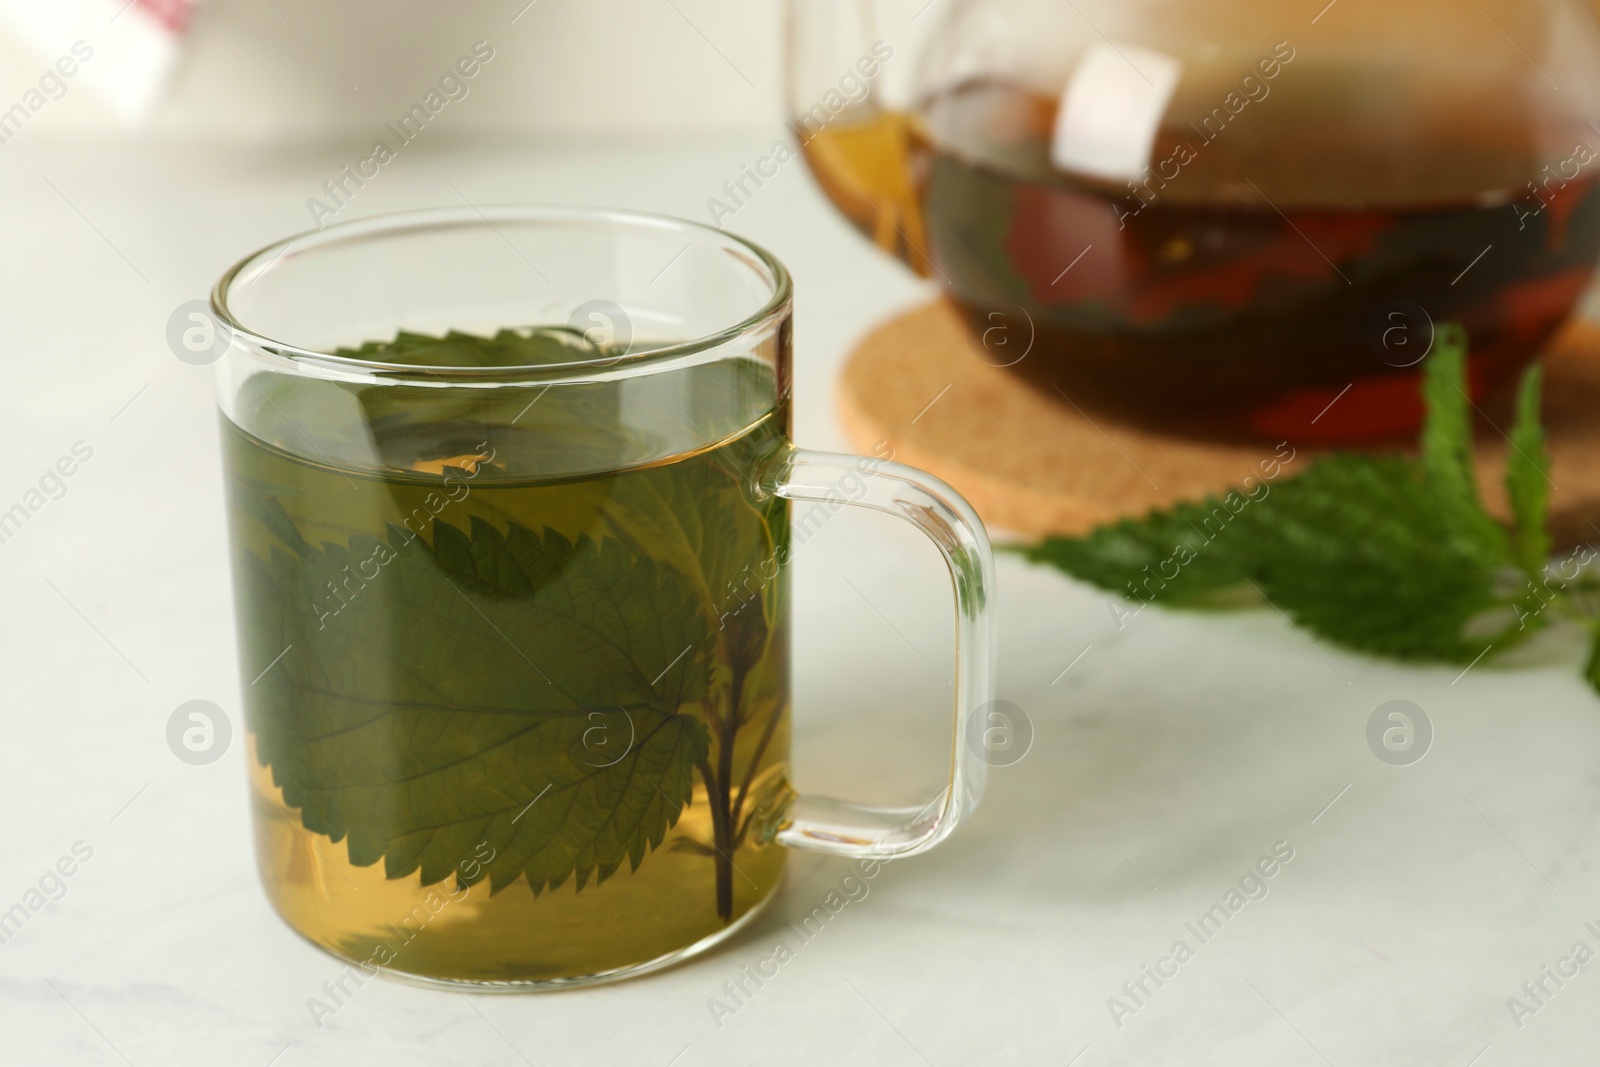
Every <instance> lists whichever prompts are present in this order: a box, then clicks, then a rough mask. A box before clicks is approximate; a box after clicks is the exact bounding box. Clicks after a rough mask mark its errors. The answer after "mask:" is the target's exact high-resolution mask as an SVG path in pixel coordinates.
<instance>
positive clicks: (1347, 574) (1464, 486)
mask: <svg viewBox="0 0 1600 1067" xmlns="http://www.w3.org/2000/svg"><path fill="white" fill-rule="evenodd" d="M1465 379H1466V340H1465V334H1464V332H1463V331H1462V330H1461V329H1460V328H1459V327H1455V326H1447V327H1443V328H1441V329H1440V330H1439V334H1438V338H1437V340H1436V343H1435V347H1434V351H1433V353H1432V354H1431V355H1430V356H1429V358H1428V361H1427V363H1426V364H1425V365H1424V368H1423V395H1424V399H1425V401H1426V405H1427V419H1426V423H1425V425H1424V428H1423V431H1422V437H1421V448H1420V450H1419V453H1420V454H1419V456H1418V458H1416V459H1408V458H1404V457H1398V456H1375V455H1364V454H1338V455H1330V456H1325V457H1322V458H1320V459H1318V460H1317V461H1316V462H1315V463H1314V464H1313V465H1312V466H1311V467H1310V468H1309V469H1307V470H1306V471H1305V473H1303V474H1301V475H1299V476H1298V477H1295V478H1292V479H1288V480H1285V481H1283V482H1280V483H1277V484H1275V485H1272V484H1266V483H1264V485H1266V487H1265V488H1258V489H1257V490H1256V491H1253V493H1252V495H1251V496H1249V497H1245V496H1243V495H1242V494H1240V493H1237V492H1235V493H1230V494H1228V496H1226V497H1224V498H1222V499H1220V500H1218V499H1211V500H1205V501H1202V502H1200V503H1195V504H1182V505H1179V506H1178V507H1175V508H1172V509H1170V510H1167V511H1162V512H1157V513H1154V514H1152V515H1149V516H1147V517H1145V518H1143V519H1138V520H1133V521H1128V522H1121V523H1118V524H1116V525H1114V526H1108V527H1104V528H1102V529H1099V530H1096V531H1094V532H1092V533H1091V534H1089V535H1088V536H1086V537H1082V538H1049V539H1046V540H1045V541H1043V542H1041V543H1039V544H1037V545H1034V546H1031V547H1027V548H1025V549H1023V550H1022V551H1023V552H1024V554H1025V555H1026V556H1027V557H1028V558H1029V559H1031V560H1033V561H1035V562H1039V563H1046V564H1049V565H1051V566H1054V567H1057V568H1059V569H1061V570H1063V571H1066V572H1067V573H1069V574H1071V575H1073V576H1075V577H1077V578H1080V579H1083V580H1085V581H1088V582H1092V583H1094V584H1095V585H1098V586H1100V587H1102V588H1104V589H1109V590H1111V591H1113V592H1116V593H1120V594H1122V595H1123V596H1125V597H1128V598H1130V599H1134V600H1139V601H1144V602H1147V603H1164V604H1171V605H1174V606H1191V607H1192V606H1199V605H1204V604H1207V603H1220V602H1222V594H1224V593H1230V592H1237V591H1238V590H1239V589H1240V588H1241V587H1253V589H1254V591H1255V592H1256V593H1259V594H1260V595H1261V596H1263V597H1265V598H1266V599H1267V600H1268V601H1270V602H1271V603H1272V604H1273V605H1274V606H1276V607H1277V608H1279V609H1280V610H1282V611H1283V612H1284V613H1285V614H1287V615H1288V616H1290V618H1292V619H1294V620H1295V621H1296V622H1297V623H1299V624H1301V625H1304V626H1306V627H1308V628H1309V629H1312V630H1315V631H1316V632H1318V633H1321V634H1323V635H1326V636H1327V637H1330V638H1333V639H1334V640H1336V641H1339V642H1341V643H1343V644H1345V645H1348V646H1349V647H1351V648H1355V649H1360V650H1364V651H1368V652H1373V653H1377V654H1380V655H1388V656H1393V657H1397V658H1405V659H1431V660H1446V661H1453V662H1470V661H1474V660H1476V659H1478V658H1479V657H1481V656H1482V655H1483V654H1484V653H1485V652H1486V651H1493V652H1500V651H1504V650H1506V649H1508V648H1510V647H1512V646H1513V645H1516V644H1518V643H1520V642H1521V641H1522V640H1524V639H1525V638H1526V637H1527V636H1528V635H1530V634H1532V633H1533V632H1534V631H1535V630H1536V629H1538V628H1539V627H1540V626H1542V625H1544V623H1545V621H1546V619H1547V618H1548V615H1547V613H1545V612H1544V610H1543V609H1544V607H1545V606H1547V603H1546V602H1547V601H1548V600H1551V599H1559V600H1564V601H1567V602H1568V603H1566V604H1564V606H1565V607H1568V608H1571V606H1572V605H1571V603H1570V602H1571V600H1572V597H1571V596H1570V594H1568V593H1567V592H1566V591H1565V590H1564V589H1554V588H1551V587H1548V586H1547V585H1545V583H1543V582H1542V579H1543V576H1544V571H1545V561H1546V559H1547V557H1548V555H1549V552H1550V544H1551V542H1550V536H1549V533H1548V531H1547V529H1546V522H1547V518H1548V516H1547V512H1548V508H1549V480H1548V478H1547V477H1546V469H1547V467H1548V465H1549V457H1548V454H1547V451H1546V448H1545V436H1544V430H1543V428H1542V427H1541V426H1540V423H1539V398H1540V387H1541V386H1540V375H1539V371H1538V369H1537V368H1534V369H1532V370H1530V371H1528V373H1527V374H1526V375H1525V377H1524V378H1523V381H1522V385H1521V389H1520V392H1519V396H1518V402H1517V422H1516V426H1515V429H1514V430H1513V433H1512V444H1513V448H1512V451H1511V457H1510V460H1509V462H1508V464H1507V470H1506V487H1507V490H1508V492H1509V495H1510V499H1511V506H1512V512H1513V516H1514V524H1513V529H1512V531H1511V534H1512V536H1510V537H1508V536H1507V531H1506V530H1505V529H1503V528H1502V527H1501V526H1500V525H1499V524H1498V523H1497V522H1495V520H1494V519H1493V518H1492V517H1491V516H1490V515H1489V514H1488V513H1487V512H1486V511H1485V510H1484V507H1483V503H1482V501H1481V500H1480V498H1479V494H1478V487H1477V478H1476V471H1475V467H1474V463H1473V446H1472V405H1471V401H1470V400H1469V399H1468V396H1467V391H1466V381H1465ZM1512 568H1517V569H1520V571H1521V572H1522V574H1523V575H1524V576H1525V577H1526V578H1528V579H1529V580H1530V581H1536V582H1540V584H1541V587H1542V588H1541V590H1540V592H1539V596H1540V599H1539V601H1538V603H1539V605H1540V610H1539V611H1538V612H1530V611H1527V610H1525V608H1524V607H1522V606H1519V605H1521V602H1522V601H1523V600H1524V599H1526V597H1525V595H1524V594H1526V593H1527V592H1528V591H1529V590H1527V589H1521V590H1519V589H1510V590H1509V591H1508V590H1507V588H1506V583H1505V581H1504V577H1505V574H1506V572H1507V571H1509V570H1511V569H1512ZM1586 670H1587V676H1588V678H1589V679H1590V681H1591V682H1592V683H1593V684H1594V685H1595V687H1596V688H1597V689H1600V634H1597V636H1596V645H1595V652H1594V654H1593V655H1592V657H1591V660H1590V662H1589V665H1588V667H1587V669H1586Z"/></svg>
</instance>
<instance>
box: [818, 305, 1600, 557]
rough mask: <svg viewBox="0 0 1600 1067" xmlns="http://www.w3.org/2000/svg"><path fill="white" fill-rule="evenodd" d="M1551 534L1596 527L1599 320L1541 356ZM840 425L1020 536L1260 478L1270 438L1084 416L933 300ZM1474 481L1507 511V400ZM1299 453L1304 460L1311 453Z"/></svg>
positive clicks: (850, 391)
mask: <svg viewBox="0 0 1600 1067" xmlns="http://www.w3.org/2000/svg"><path fill="white" fill-rule="evenodd" d="M1544 363H1545V389H1544V396H1545V401H1544V408H1545V414H1544V418H1545V425H1546V428H1547V429H1548V431H1549V436H1550V455H1551V467H1550V480H1551V481H1552V482H1553V483H1554V485H1555V488H1554V489H1553V490H1552V492H1551V523H1552V527H1553V530H1552V532H1553V533H1554V534H1555V536H1556V540H1557V543H1558V544H1574V543H1576V542H1577V541H1579V540H1582V539H1585V538H1586V537H1592V536H1593V535H1594V532H1593V530H1592V529H1591V527H1590V526H1589V524H1590V523H1591V522H1592V523H1595V525H1596V526H1600V417H1597V416H1600V326H1596V325H1594V324H1591V323H1588V322H1584V321H1575V322H1574V323H1572V324H1571V325H1570V326H1568V327H1567V328H1566V329H1565V330H1564V331H1563V332H1562V333H1561V334H1560V335H1558V336H1557V337H1556V339H1555V341H1554V342H1553V343H1552V344H1551V345H1550V347H1549V349H1548V350H1547V351H1546V353H1545V356H1544ZM838 399H839V408H840V416H841V418H842V419H843V422H844V427H845V431H846V433H848V434H849V436H850V438H851V439H852V440H853V441H854V442H855V444H856V445H857V446H858V447H860V448H862V449H863V450H870V449H872V448H873V447H874V446H875V445H877V444H878V443H879V442H884V441H887V442H888V443H889V445H891V446H892V447H893V448H894V450H895V458H896V459H897V460H899V461H901V462H903V463H909V464H910V465H912V466H914V467H921V468H922V469H923V470H926V471H928V472H930V473H932V474H935V475H938V476H939V477H940V478H943V479H944V480H945V481H947V482H949V483H950V484H951V485H952V486H954V487H955V489H956V490H957V491H958V492H960V493H961V494H962V495H964V496H965V497H966V498H967V499H968V500H970V501H971V502H972V505H973V506H974V507H975V508H977V509H978V513H979V514H980V515H981V516H983V519H984V521H985V522H986V523H988V524H989V525H990V526H993V527H999V528H1002V529H1005V530H1008V531H1012V532H1014V533H1017V534H1022V535H1025V536H1032V537H1038V536H1042V535H1045V534H1052V533H1055V534H1069V535H1073V534H1082V533H1085V532H1087V531H1088V530H1090V529H1093V528H1094V527H1096V526H1100V525H1103V524H1105V523H1108V522H1114V521H1116V520H1118V519H1123V518H1131V517H1136V516H1139V515H1143V514H1145V513H1147V512H1149V511H1151V510H1152V509H1156V508H1163V507H1167V506H1170V505H1172V504H1176V503H1178V502H1180V501H1184V500H1194V499H1196V498H1199V497H1201V496H1204V495H1206V494H1208V493H1211V494H1215V493H1225V492H1227V491H1228V490H1229V489H1230V488H1234V487H1236V486H1239V485H1240V484H1241V483H1242V482H1243V481H1244V479H1245V478H1247V477H1249V476H1251V475H1256V476H1259V473H1260V464H1261V462H1262V461H1263V460H1264V459H1269V458H1271V457H1272V452H1273V448H1272V446H1271V445H1270V444H1263V445H1249V444H1237V443H1213V442H1204V441H1194V440H1185V439H1179V438H1170V437H1164V436H1162V435H1160V434H1158V433H1154V432H1152V431H1150V430H1148V429H1144V428H1139V427H1134V426H1130V425H1127V424H1125V423H1119V422H1118V421H1117V420H1115V419H1114V418H1111V417H1110V416H1101V415H1098V414H1095V415H1085V414H1083V413H1082V412H1080V411H1077V410H1075V409H1074V408H1073V407H1071V406H1070V405H1069V404H1065V403H1062V402H1061V400H1060V399H1059V398H1055V397H1051V396H1049V395H1048V394H1045V393H1042V392H1040V391H1039V390H1037V389H1035V388H1033V387H1032V386H1030V385H1028V384H1027V383H1026V382H1024V381H1023V380H1022V379H1021V378H1019V377H1018V376H1016V375H1015V374H1013V373H1012V372H1010V371H1007V370H1004V369H1001V368H999V367H995V366H992V365H990V364H988V363H985V362H984V361H983V360H982V359H980V358H978V357H977V355H975V353H974V349H973V346H972V342H971V341H970V340H969V338H968V334H967V333H966V331H965V329H964V328H963V326H962V324H961V321H960V319H959V318H958V317H957V315H956V313H955V312H954V311H953V310H952V309H951V308H950V307H949V306H948V305H946V304H945V303H943V302H942V301H941V302H936V303H933V304H928V305H925V306H923V307H918V308H915V309H913V310H911V311H908V312H905V313H904V314H901V315H899V316H897V317H895V318H893V319H891V320H889V321H888V322H886V323H884V324H883V325H882V326H879V327H878V328H877V329H875V330H874V331H873V332H872V333H870V334H869V335H867V337H866V339H865V340H863V341H862V342H861V344H860V345H859V346H858V347H857V348H856V350H855V352H854V353H853V354H852V355H851V357H850V361H849V364H848V365H847V366H846V368H845V371H844V375H843V377H842V378H841V379H840V382H839V394H838ZM1485 407H1486V409H1487V410H1488V412H1489V414H1488V415H1485V416H1483V417H1482V418H1481V419H1480V426H1479V432H1478V468H1479V483H1480V485H1481V486H1482V488H1483V493H1484V499H1485V501H1486V503H1487V504H1488V506H1489V509H1490V510H1491V511H1492V512H1494V513H1496V514H1498V515H1501V516H1504V515H1505V513H1506V496H1505V490H1504V487H1503V486H1502V484H1501V482H1502V478H1503V474H1504V470H1505V456H1506V452H1507V450H1508V447H1509V446H1508V443H1507V441H1506V439H1505V437H1504V436H1503V435H1502V434H1501V433H1500V432H1499V431H1498V430H1497V429H1496V425H1498V426H1499V427H1501V428H1509V421H1508V418H1507V416H1506V415H1505V414H1504V412H1505V411H1506V407H1507V405H1506V403H1505V400H1504V398H1501V402H1500V403H1499V404H1498V405H1496V404H1489V405H1485ZM1295 447H1296V449H1297V455H1296V463H1295V464H1291V466H1290V468H1289V469H1290V470H1293V469H1294V466H1296V465H1298V464H1299V462H1300V461H1301V460H1302V459H1303V458H1305V457H1308V456H1309V455H1311V454H1313V452H1314V450H1312V449H1309V448H1302V447H1300V446H1299V445H1296V446H1295Z"/></svg>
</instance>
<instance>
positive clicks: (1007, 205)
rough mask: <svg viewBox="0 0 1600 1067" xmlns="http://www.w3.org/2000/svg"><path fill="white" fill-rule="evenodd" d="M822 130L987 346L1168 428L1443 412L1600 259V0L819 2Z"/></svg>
mask: <svg viewBox="0 0 1600 1067" xmlns="http://www.w3.org/2000/svg"><path fill="white" fill-rule="evenodd" d="M789 49H790V53H789V70H788V77H789V85H788V91H789V98H790V110H791V119H792V126H793V129H794V131H795V134H796V136H797V137H798V138H799V140H800V143H801V145H802V147H803V151H804V154H805V156H806V159H807V160H808V162H809V165H810V167H811V169H812V171H813V173H814V174H815V176H816V178H817V180H818V182H819V183H820V184H821V186H822V188H823V190H824V191H825V192H826V193H827V195H828V196H829V198H830V199H831V200H832V201H833V203H834V204H835V205H836V206H837V207H838V209H839V210H840V211H841V212H843V213H844V214H845V216H846V217H848V218H849V219H850V221H851V222H852V223H854V224H855V225H856V227H858V228H859V229H860V230H861V231H863V232H864V233H865V234H867V235H868V236H870V237H871V238H872V240H874V241H875V242H876V243H877V244H878V245H879V246H880V247H882V248H884V249H885V250H887V251H889V252H891V253H893V254H895V255H898V256H899V257H900V258H902V259H903V260H904V261H905V262H906V263H907V264H908V265H909V266H911V267H912V268H913V269H915V270H916V271H918V272H919V273H922V274H924V275H927V276H929V277H931V278H933V279H934V280H936V281H938V282H940V283H942V285H943V286H944V288H945V292H946V295H947V296H948V297H949V298H950V300H951V301H952V302H953V304H954V306H955V307H956V308H957V309H958V310H959V311H960V312H961V314H962V316H963V318H964V319H965V320H966V322H967V323H968V324H969V327H970V330H971V333H972V336H973V340H974V348H975V351H976V353H977V355H978V356H979V357H980V358H983V359H985V360H987V361H989V362H991V363H996V364H1000V365H1007V366H1010V367H1011V368H1012V370H1013V371H1015V372H1017V373H1020V374H1022V375H1024V376H1026V377H1027V378H1029V379H1031V380H1032V381H1034V382H1035V383H1036V384H1038V385H1040V386H1041V387H1042V388H1044V389H1046V390H1047V391H1049V390H1052V389H1053V390H1055V391H1058V392H1060V393H1061V394H1062V395H1063V396H1065V397H1066V398H1067V399H1068V400H1069V401H1070V402H1071V403H1073V404H1075V405H1076V404H1081V405H1083V406H1084V407H1086V408H1093V409H1099V410H1108V411H1112V412H1116V413H1119V414H1121V415H1123V416H1125V417H1128V418H1132V419H1134V420H1136V421H1141V422H1144V423H1147V424H1153V425H1155V426H1158V427H1160V428H1162V429H1165V430H1168V431H1177V432H1187V433H1201V434H1208V435H1210V434H1218V433H1220V434H1224V435H1228V436H1236V435H1240V434H1243V435H1247V436H1254V437H1271V438H1273V439H1278V438H1282V437H1292V438H1294V439H1296V440H1302V441H1307V442H1316V441H1323V442H1355V441H1370V440H1381V439H1386V438H1394V437H1399V436H1402V435H1405V434H1409V433H1411V432H1413V431H1414V430H1415V428H1416V425H1417V423H1418V420H1419V419H1420V416H1421V402H1420V399H1419V393H1418V388H1417V376H1418V365H1419V364H1420V363H1421V361H1422V359H1423V358H1425V356H1426V355H1427V352H1428V351H1429V350H1430V348H1431V346H1432V343H1433V336H1434V328H1435V326H1436V325H1439V324H1442V323H1445V322H1447V321H1455V322H1460V323H1461V324H1462V325H1464V326H1465V327H1466V329H1467V331H1468V335H1469V338H1470V343H1471V358H1470V363H1469V368H1470V371H1469V375H1470V380H1471V385H1472V391H1473V393H1474V398H1475V399H1476V398H1477V397H1480V396H1483V395H1486V394H1489V393H1491V392H1493V391H1494V390H1496V389H1498V388H1499V387H1501V386H1503V385H1505V384H1506V383H1507V382H1508V381H1509V380H1510V379H1512V378H1513V377H1514V376H1515V375H1516V372H1517V371H1518V370H1519V369H1520V368H1521V367H1522V366H1524V365H1525V364H1526V363H1528V362H1530V361H1531V360H1533V359H1534V358H1535V357H1536V356H1537V355H1538V353H1539V351H1540V349H1541V346H1542V345H1543V344H1544V342H1545V341H1546V340H1548V339H1549V337H1550V336H1551V334H1552V333H1553V332H1554V331H1555V330H1556V329H1557V328H1558V327H1559V326H1560V325H1561V324H1562V323H1563V321H1564V320H1565V319H1566V318H1567V316H1568V315H1569V314H1570V313H1571V311H1572V309H1573V306H1574V305H1575V303H1576V302H1577V301H1578V299H1579V298H1580V296H1581V295H1582V293H1583V291H1584V289H1585V287H1586V286H1587V284H1588V282H1589V279H1590V275H1591V273H1592V270H1593V267H1594V264H1595V261H1596V259H1597V257H1600V183H1597V179H1600V123H1597V122H1596V121H1593V120H1597V119H1600V29H1597V26H1596V23H1595V21H1594V16H1593V14H1592V13H1591V12H1590V10H1589V8H1588V7H1587V6H1586V5H1585V4H1584V3H1583V2H1581V0H1406V2H1405V3H1403V4H1396V3H1394V2H1393V0H1331V2H1330V0H908V2H906V3H898V2H895V0H790V3H789Z"/></svg>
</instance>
